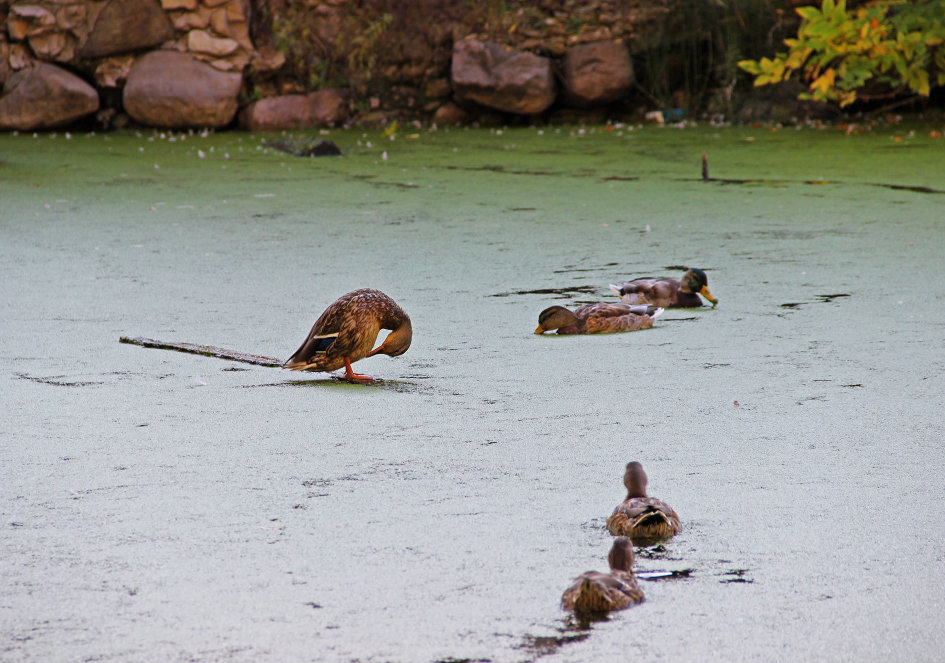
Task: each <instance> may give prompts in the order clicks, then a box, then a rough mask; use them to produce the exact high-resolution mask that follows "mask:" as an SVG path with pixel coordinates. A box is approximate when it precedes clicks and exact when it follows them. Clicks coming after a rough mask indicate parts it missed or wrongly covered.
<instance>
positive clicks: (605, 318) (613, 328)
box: [535, 302, 663, 334]
mask: <svg viewBox="0 0 945 663" xmlns="http://www.w3.org/2000/svg"><path fill="white" fill-rule="evenodd" d="M662 312H663V309H661V308H657V307H656V306H629V305H627V304H610V303H608V302H598V303H596V304H585V305H584V306H582V307H580V308H578V309H575V310H574V311H569V310H568V309H566V308H564V307H563V306H551V307H549V308H546V309H545V310H544V311H542V312H541V313H539V314H538V329H536V330H535V333H536V334H543V333H545V332H546V331H553V330H555V329H557V330H558V333H559V334H607V333H610V332H622V331H634V330H636V329H649V328H650V327H652V326H653V320H654V319H655V318H656V317H657V316H659V315H660V314H661V313H662Z"/></svg>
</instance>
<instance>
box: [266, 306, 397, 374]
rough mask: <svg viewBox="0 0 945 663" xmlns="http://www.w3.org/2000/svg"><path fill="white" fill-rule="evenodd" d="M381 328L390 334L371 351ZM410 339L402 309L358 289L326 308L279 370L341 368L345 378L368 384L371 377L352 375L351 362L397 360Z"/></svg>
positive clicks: (330, 369)
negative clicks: (377, 357)
mask: <svg viewBox="0 0 945 663" xmlns="http://www.w3.org/2000/svg"><path fill="white" fill-rule="evenodd" d="M382 329H389V330H391V332H390V334H388V335H387V338H386V339H384V342H383V343H382V344H381V345H379V346H378V347H376V348H374V349H373V350H372V349H371V348H372V347H373V346H374V342H375V341H376V340H377V335H378V333H379V332H380V330H382ZM412 340H413V328H412V327H411V324H410V317H409V316H408V315H407V314H406V313H404V310H403V309H402V308H400V306H398V305H397V303H396V302H395V301H394V300H393V299H391V298H390V297H388V296H387V295H385V294H384V293H383V292H381V291H380V290H374V289H373V288H361V289H360V290H354V291H353V292H349V293H348V294H346V295H342V296H341V297H339V298H338V299H336V300H335V301H334V302H333V303H332V304H331V305H330V306H329V307H328V308H326V309H325V311H324V312H323V313H322V314H321V315H320V316H318V320H316V321H315V324H314V325H313V326H312V330H311V331H310V332H309V333H308V336H307V337H306V338H305V340H304V341H303V342H302V345H300V346H299V349H298V350H296V351H295V354H293V355H292V356H291V357H289V359H288V360H286V362H285V363H284V364H283V365H282V367H283V368H287V369H289V370H291V371H335V370H337V369H339V368H342V367H344V369H345V378H346V379H348V380H353V381H357V382H369V381H372V380H373V379H374V378H372V377H371V376H370V375H364V374H360V373H355V372H354V371H353V370H352V369H351V364H352V363H354V362H356V361H358V360H359V359H364V358H365V357H373V356H374V355H376V354H385V355H388V356H390V357H399V356H400V355H402V354H403V353H405V352H406V351H407V348H409V347H410V342H411V341H412Z"/></svg>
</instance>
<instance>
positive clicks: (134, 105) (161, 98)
mask: <svg viewBox="0 0 945 663" xmlns="http://www.w3.org/2000/svg"><path fill="white" fill-rule="evenodd" d="M242 80H243V77H242V76H241V75H240V74H236V73H225V72H222V71H217V70H216V69H214V68H213V67H211V66H210V65H208V64H204V63H202V62H198V61H197V60H195V59H193V58H192V57H191V56H189V55H187V54H185V53H178V52H176V51H152V52H151V53H148V54H147V55H145V56H144V57H142V58H141V59H140V60H138V61H137V62H136V63H135V64H134V66H133V67H132V68H131V71H130V72H128V82H127V83H126V84H125V90H124V105H125V111H126V112H127V113H128V115H130V116H131V118H132V119H134V120H135V121H136V122H140V123H141V124H147V125H151V126H157V127H169V128H187V127H223V126H226V125H227V124H229V123H230V122H231V121H232V120H233V116H234V115H236V110H237V107H238V103H237V95H238V94H239V91H240V85H241V84H242Z"/></svg>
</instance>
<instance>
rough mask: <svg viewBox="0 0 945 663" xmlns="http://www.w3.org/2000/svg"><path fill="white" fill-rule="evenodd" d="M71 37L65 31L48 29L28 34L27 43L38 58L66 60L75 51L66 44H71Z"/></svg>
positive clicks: (69, 58)
mask: <svg viewBox="0 0 945 663" xmlns="http://www.w3.org/2000/svg"><path fill="white" fill-rule="evenodd" d="M71 39H72V37H67V35H66V33H65V32H60V31H58V30H49V31H48V32H40V33H38V34H33V35H30V37H29V43H30V48H31V49H33V53H34V54H35V55H36V57H37V58H39V59H40V60H54V59H57V60H61V61H63V62H67V61H69V60H71V59H72V56H73V55H74V54H75V51H74V50H73V49H72V48H68V49H67V48H66V47H67V46H73V43H72V42H70V40H71Z"/></svg>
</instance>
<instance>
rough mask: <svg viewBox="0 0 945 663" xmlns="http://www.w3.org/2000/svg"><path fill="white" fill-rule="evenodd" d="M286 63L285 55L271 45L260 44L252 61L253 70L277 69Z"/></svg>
mask: <svg viewBox="0 0 945 663" xmlns="http://www.w3.org/2000/svg"><path fill="white" fill-rule="evenodd" d="M284 64H285V55H284V54H283V53H282V52H281V51H277V50H276V49H274V48H271V47H269V46H260V47H259V48H258V49H257V50H256V52H255V53H254V54H253V59H252V62H251V63H250V65H251V67H252V69H253V71H256V72H263V71H277V70H278V69H280V68H281V67H282V65H284Z"/></svg>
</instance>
